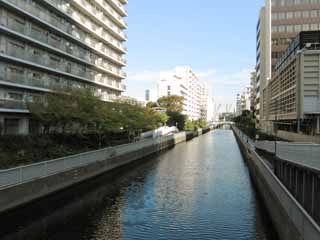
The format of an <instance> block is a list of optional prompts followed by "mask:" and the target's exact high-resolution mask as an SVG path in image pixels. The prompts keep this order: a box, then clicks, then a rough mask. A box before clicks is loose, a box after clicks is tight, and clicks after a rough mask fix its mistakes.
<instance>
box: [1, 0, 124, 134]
mask: <svg viewBox="0 0 320 240" xmlns="http://www.w3.org/2000/svg"><path fill="white" fill-rule="evenodd" d="M127 2H128V1H127V0H104V1H81V0H59V1H57V0H51V1H34V0H23V1H22V0H18V1H12V0H11V1H10V0H1V4H0V5H1V8H0V26H1V33H0V55H1V61H0V134H28V133H29V125H32V123H30V124H29V112H28V109H27V107H26V101H33V100H34V99H43V96H44V94H45V93H47V92H52V91H57V90H60V89H67V88H91V89H93V90H94V91H95V92H96V93H97V94H99V96H101V98H102V100H105V101H110V100H113V99H115V98H118V97H119V96H121V94H122V92H124V91H125V86H124V85H123V82H122V80H123V79H124V78H125V77H126V74H125V73H124V72H123V71H122V68H123V67H124V66H125V65H126V60H125V58H124V54H126V52H127V49H126V47H125V46H124V45H123V43H124V42H125V41H126V40H127V36H126V34H125V32H124V31H125V29H126V28H127V23H126V21H125V20H124V18H125V17H126V16H127V11H126V10H125V5H126V4H127Z"/></svg>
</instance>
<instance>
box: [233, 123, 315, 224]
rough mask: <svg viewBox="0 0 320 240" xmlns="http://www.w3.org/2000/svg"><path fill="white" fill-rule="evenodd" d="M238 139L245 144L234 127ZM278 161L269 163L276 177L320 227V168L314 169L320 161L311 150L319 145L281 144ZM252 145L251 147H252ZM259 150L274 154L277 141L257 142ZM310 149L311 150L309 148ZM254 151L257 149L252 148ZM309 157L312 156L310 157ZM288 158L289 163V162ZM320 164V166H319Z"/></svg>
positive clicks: (246, 137) (243, 137)
mask: <svg viewBox="0 0 320 240" xmlns="http://www.w3.org/2000/svg"><path fill="white" fill-rule="evenodd" d="M234 130H235V131H237V133H238V136H239V137H240V138H242V139H243V140H244V141H245V142H246V141H247V139H249V138H248V136H246V135H245V134H244V133H243V132H242V131H240V130H239V129H236V128H234ZM277 144H279V145H278V146H277V149H278V150H277V151H279V152H278V153H277V158H275V159H273V161H270V162H271V163H272V165H273V171H274V174H275V175H276V177H277V178H278V179H279V180H280V181H281V183H282V184H283V185H284V186H285V187H286V189H287V190H288V191H289V192H290V193H291V195H292V196H293V197H294V199H296V201H298V202H299V203H300V205H301V206H302V207H303V208H304V209H305V211H306V212H307V213H308V214H309V215H310V216H311V217H312V218H313V219H314V220H315V222H317V224H318V225H319V224H320V168H314V167H313V165H314V164H312V163H313V162H310V160H309V161H308V159H310V158H314V159H313V161H316V159H317V160H318V161H316V162H320V157H318V156H319V155H316V154H311V152H310V151H312V148H313V147H315V148H317V150H316V151H317V154H319V153H318V149H319V145H316V144H294V143H284V142H278V143H277ZM250 145H251V144H250ZM251 146H252V145H251ZM255 146H256V147H257V149H263V150H265V151H267V152H270V153H274V149H275V147H274V142H270V141H257V142H256V143H255ZM310 147H311V148H310ZM253 150H254V149H253ZM308 154H309V155H308ZM285 157H288V158H289V159H290V160H286V159H285ZM319 165H320V164H319V163H318V164H317V166H319Z"/></svg>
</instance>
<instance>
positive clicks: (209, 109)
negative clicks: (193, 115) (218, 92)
mask: <svg viewBox="0 0 320 240" xmlns="http://www.w3.org/2000/svg"><path fill="white" fill-rule="evenodd" d="M201 119H205V120H206V121H207V122H212V121H214V101H213V97H212V86H211V84H209V83H208V82H204V83H203V84H202V87H201Z"/></svg>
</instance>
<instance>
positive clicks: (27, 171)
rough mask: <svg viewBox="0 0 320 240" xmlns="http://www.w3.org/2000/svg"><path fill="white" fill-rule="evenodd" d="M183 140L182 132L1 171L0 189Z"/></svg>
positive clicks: (160, 147)
mask: <svg viewBox="0 0 320 240" xmlns="http://www.w3.org/2000/svg"><path fill="white" fill-rule="evenodd" d="M185 139H186V133H185V132H182V133H178V134H175V135H173V136H166V137H161V138H157V139H151V140H144V141H139V142H136V143H131V144H125V145H119V146H116V147H111V148H105V149H101V150H97V151H91V152H86V153H82V154H78V155H74V156H69V157H65V158H59V159H55V160H51V161H45V162H40V163H36V164H31V165H27V166H21V167H17V168H11V169H7V170H1V171H0V189H3V188H7V187H9V186H13V185H19V184H21V183H24V182H29V181H33V180H35V179H38V178H44V177H48V176H51V175H54V174H58V173H62V172H65V171H68V170H71V169H74V168H78V167H82V166H87V165H89V164H92V163H95V162H99V161H106V160H108V159H111V158H114V157H118V156H122V155H125V154H127V153H131V152H135V151H138V150H141V149H143V148H148V147H150V146H156V147H157V151H160V150H162V149H163V148H165V147H166V145H167V143H168V141H174V143H179V142H182V141H184V140H185Z"/></svg>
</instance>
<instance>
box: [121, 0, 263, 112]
mask: <svg viewBox="0 0 320 240" xmlns="http://www.w3.org/2000/svg"><path fill="white" fill-rule="evenodd" d="M263 2H264V1H263V0H229V1H220V0H197V1H195V0H129V4H128V6H127V9H128V12H129V17H128V18H127V21H128V24H129V28H128V31H127V33H128V36H129V40H128V42H127V46H128V54H127V59H128V66H127V68H126V71H127V72H128V78H127V79H126V81H125V82H126V84H127V93H126V94H127V95H129V96H133V97H136V98H139V99H142V98H143V96H144V90H145V89H147V88H152V87H155V84H156V82H157V81H158V79H159V73H160V71H165V70H169V69H172V68H174V67H175V66H180V65H189V66H191V67H192V68H193V69H194V70H195V72H196V73H198V75H199V76H200V77H201V79H203V80H205V81H210V82H211V83H212V86H213V95H214V98H215V100H216V103H217V104H223V106H224V105H225V104H226V103H228V104H231V103H233V104H234V103H235V97H236V96H235V95H236V93H237V92H238V91H240V89H241V88H242V87H244V86H246V85H248V84H249V81H250V80H249V72H250V70H252V69H254V66H255V34H256V33H255V28H256V23H257V19H258V15H259V11H260V8H261V6H262V5H263Z"/></svg>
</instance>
